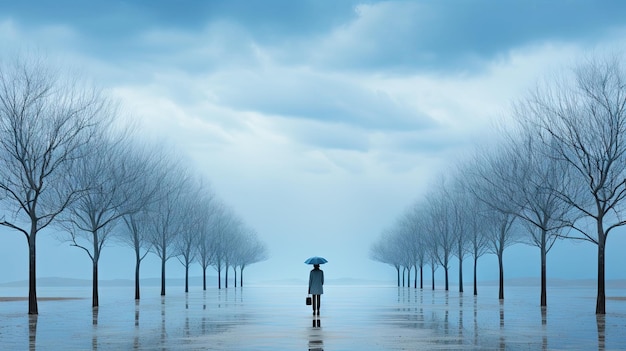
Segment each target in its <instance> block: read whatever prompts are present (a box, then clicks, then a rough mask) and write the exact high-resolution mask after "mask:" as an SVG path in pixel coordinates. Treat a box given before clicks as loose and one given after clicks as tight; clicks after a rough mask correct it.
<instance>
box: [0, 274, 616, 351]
mask: <svg viewBox="0 0 626 351" xmlns="http://www.w3.org/2000/svg"><path fill="white" fill-rule="evenodd" d="M181 289H182V288H181V287H170V288H169V290H168V295H167V296H166V297H164V298H161V297H160V296H158V293H159V292H158V290H155V289H154V288H152V290H150V289H144V291H143V298H142V300H141V301H140V302H139V303H135V301H134V299H133V296H134V295H133V291H132V289H128V288H105V289H101V292H100V307H99V308H98V309H96V310H92V308H91V300H90V294H91V292H90V290H89V289H85V288H77V289H74V290H72V289H58V288H56V289H54V288H45V289H42V288H40V289H39V296H41V297H44V296H45V297H48V299H45V300H43V301H40V302H39V313H40V314H39V316H38V317H32V316H30V317H29V316H28V315H27V314H26V312H27V302H26V301H24V300H20V299H13V300H10V301H3V302H0V349H2V350H435V349H440V350H504V349H506V350H597V349H601V350H619V349H625V350H626V301H624V299H623V298H619V296H623V295H624V293H625V292H623V291H622V292H621V294H620V291H614V292H611V291H609V292H608V294H607V295H608V296H609V297H611V296H614V297H618V298H611V299H609V300H608V301H607V314H606V316H604V317H599V318H597V317H596V315H595V313H594V311H595V291H594V290H593V289H585V288H571V289H568V288H558V289H552V290H550V291H549V295H548V299H549V300H548V302H549V307H548V308H547V309H544V310H542V309H541V308H540V307H539V306H538V298H539V296H538V293H539V291H538V288H536V287H532V288H520V287H510V288H508V289H507V290H506V294H507V295H506V299H505V300H504V302H503V303H500V302H499V300H498V299H497V290H496V288H495V287H485V288H483V289H482V290H481V291H479V296H478V297H475V296H473V295H472V294H471V292H470V293H467V292H466V293H464V294H460V293H458V292H456V291H450V292H448V293H446V292H445V291H443V290H435V291H432V290H430V289H425V290H423V291H420V290H419V289H418V290H415V289H413V288H396V287H357V286H327V287H325V294H324V295H323V296H322V309H321V315H320V316H319V317H315V316H313V315H312V313H311V311H310V307H309V306H306V305H305V297H306V288H305V287H294V286H282V287H276V286H274V287H263V286H251V287H244V288H228V289H222V290H217V289H215V288H211V289H210V290H207V291H206V292H202V291H192V292H190V293H189V294H184V293H182V292H179V290H181ZM16 291H17V290H11V289H9V288H4V289H1V290H0V296H5V297H9V296H16V295H15V292H16ZM20 291H21V290H20ZM54 297H78V298H79V299H69V300H67V299H56V298H54Z"/></svg>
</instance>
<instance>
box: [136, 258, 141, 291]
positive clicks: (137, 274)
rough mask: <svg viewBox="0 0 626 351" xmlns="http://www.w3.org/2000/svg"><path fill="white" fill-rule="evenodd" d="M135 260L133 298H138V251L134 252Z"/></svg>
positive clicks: (139, 260) (139, 262)
mask: <svg viewBox="0 0 626 351" xmlns="http://www.w3.org/2000/svg"><path fill="white" fill-rule="evenodd" d="M136 254H137V256H136V261H135V300H139V297H140V296H139V266H140V265H141V259H140V258H139V252H137V253H136Z"/></svg>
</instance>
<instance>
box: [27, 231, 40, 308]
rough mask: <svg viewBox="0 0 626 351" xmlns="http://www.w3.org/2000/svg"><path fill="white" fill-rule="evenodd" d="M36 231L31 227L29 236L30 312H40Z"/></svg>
mask: <svg viewBox="0 0 626 351" xmlns="http://www.w3.org/2000/svg"><path fill="white" fill-rule="evenodd" d="M36 234H37V233H36V232H35V230H34V228H31V231H30V236H29V237H28V258H29V259H28V263H29V268H28V314H39V310H38V308H37V260H36V250H35V235H36Z"/></svg>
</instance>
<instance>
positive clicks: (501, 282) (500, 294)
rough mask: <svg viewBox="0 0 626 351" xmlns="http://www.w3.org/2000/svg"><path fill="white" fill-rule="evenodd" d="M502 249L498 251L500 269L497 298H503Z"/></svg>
mask: <svg viewBox="0 0 626 351" xmlns="http://www.w3.org/2000/svg"><path fill="white" fill-rule="evenodd" d="M502 256H503V252H502V250H501V251H500V252H499V253H498V268H499V269H500V279H499V280H500V284H499V289H498V298H499V299H500V300H504V264H503V263H502Z"/></svg>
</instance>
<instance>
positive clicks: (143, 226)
mask: <svg viewBox="0 0 626 351" xmlns="http://www.w3.org/2000/svg"><path fill="white" fill-rule="evenodd" d="M164 156H165V153H164V152H163V150H160V149H159V148H158V147H157V146H156V145H155V144H149V143H148V144H140V143H135V144H134V145H133V147H132V149H131V150H128V152H127V154H126V157H129V158H131V162H132V165H133V166H132V167H134V168H135V169H136V170H137V172H138V174H141V175H142V178H141V179H140V180H139V181H138V182H136V183H135V184H134V188H133V190H132V192H133V195H134V197H135V198H136V199H135V200H134V201H135V202H139V203H141V204H143V205H142V206H141V207H140V208H139V209H138V210H137V211H130V212H126V213H125V214H124V215H123V216H122V219H123V222H124V225H123V226H120V227H119V228H118V230H117V232H116V235H115V237H114V239H116V240H117V241H119V242H120V243H122V244H124V245H127V246H129V247H130V248H132V249H133V252H134V254H135V300H139V299H140V297H141V294H140V285H139V282H140V280H139V278H140V275H139V273H140V267H141V262H142V261H143V259H144V258H145V257H146V255H147V254H148V253H149V252H150V249H151V242H150V240H149V238H150V235H149V234H150V225H151V222H150V219H151V218H152V217H153V214H151V213H150V211H151V210H153V209H154V207H155V206H154V204H155V203H156V202H158V201H160V199H159V198H158V195H160V194H162V192H159V188H160V186H161V182H162V179H163V177H164V176H165V175H166V174H167V172H164V171H163V169H164V167H166V166H167V162H164V160H167V157H164Z"/></svg>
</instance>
